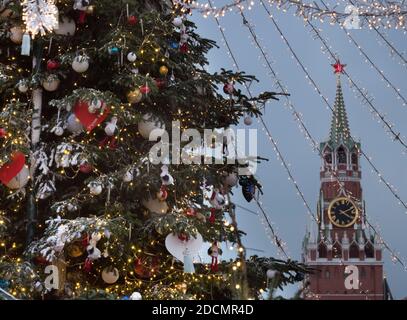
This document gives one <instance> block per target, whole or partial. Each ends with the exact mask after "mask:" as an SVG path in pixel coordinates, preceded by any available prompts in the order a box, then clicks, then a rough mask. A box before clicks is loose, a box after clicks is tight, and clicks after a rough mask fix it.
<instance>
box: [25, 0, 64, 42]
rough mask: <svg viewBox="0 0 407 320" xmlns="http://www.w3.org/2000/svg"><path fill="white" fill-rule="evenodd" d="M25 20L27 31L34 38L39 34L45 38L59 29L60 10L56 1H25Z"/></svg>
mask: <svg viewBox="0 0 407 320" xmlns="http://www.w3.org/2000/svg"><path fill="white" fill-rule="evenodd" d="M22 6H23V20H24V22H25V29H26V32H27V33H30V34H31V36H32V37H33V38H34V37H35V36H36V35H37V34H38V33H39V34H41V36H44V35H45V33H46V32H47V31H48V32H52V31H53V30H54V29H55V28H58V8H57V6H56V5H55V4H54V0H24V1H23V2H22Z"/></svg>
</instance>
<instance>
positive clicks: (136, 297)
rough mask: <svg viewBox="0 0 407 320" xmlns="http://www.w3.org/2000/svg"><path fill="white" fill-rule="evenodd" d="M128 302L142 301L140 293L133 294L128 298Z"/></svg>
mask: <svg viewBox="0 0 407 320" xmlns="http://www.w3.org/2000/svg"><path fill="white" fill-rule="evenodd" d="M130 300H143V297H142V296H141V294H140V292H133V293H132V294H131V296H130Z"/></svg>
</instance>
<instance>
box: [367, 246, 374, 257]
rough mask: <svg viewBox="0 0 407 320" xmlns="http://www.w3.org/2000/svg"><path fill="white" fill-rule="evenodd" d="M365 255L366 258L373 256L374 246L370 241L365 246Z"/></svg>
mask: <svg viewBox="0 0 407 320" xmlns="http://www.w3.org/2000/svg"><path fill="white" fill-rule="evenodd" d="M365 255H366V258H374V248H373V246H372V244H371V243H370V242H368V243H367V244H366V246H365Z"/></svg>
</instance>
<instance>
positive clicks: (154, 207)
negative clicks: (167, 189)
mask: <svg viewBox="0 0 407 320" xmlns="http://www.w3.org/2000/svg"><path fill="white" fill-rule="evenodd" d="M142 203H143V206H144V207H145V208H147V209H148V210H149V211H150V212H152V213H157V214H166V213H167V212H168V204H167V202H165V201H160V200H158V199H153V198H149V199H148V200H143V201H142Z"/></svg>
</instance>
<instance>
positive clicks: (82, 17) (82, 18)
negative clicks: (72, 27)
mask: <svg viewBox="0 0 407 320" xmlns="http://www.w3.org/2000/svg"><path fill="white" fill-rule="evenodd" d="M85 21H86V11H83V10H80V12H79V18H78V23H79V24H84V23H85Z"/></svg>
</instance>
